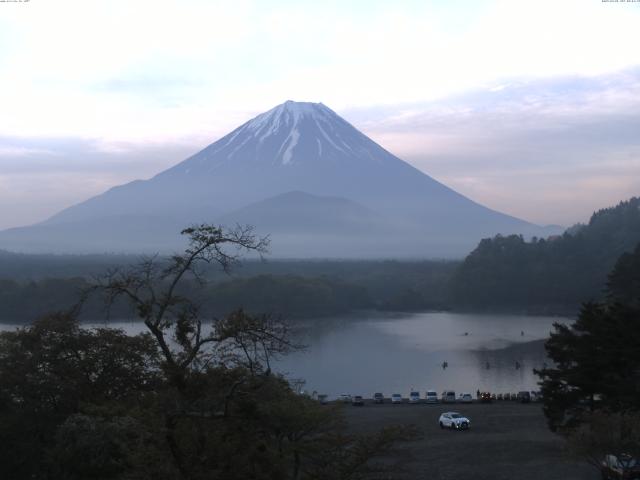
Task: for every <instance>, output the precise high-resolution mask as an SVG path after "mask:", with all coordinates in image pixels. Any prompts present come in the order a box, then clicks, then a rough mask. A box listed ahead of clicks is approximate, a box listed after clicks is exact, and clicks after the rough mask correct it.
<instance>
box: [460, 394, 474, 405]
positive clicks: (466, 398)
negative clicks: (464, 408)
mask: <svg viewBox="0 0 640 480" xmlns="http://www.w3.org/2000/svg"><path fill="white" fill-rule="evenodd" d="M459 400H460V403H473V397H472V396H471V394H470V393H461V394H460V399H459Z"/></svg>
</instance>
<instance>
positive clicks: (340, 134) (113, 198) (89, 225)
mask: <svg viewBox="0 0 640 480" xmlns="http://www.w3.org/2000/svg"><path fill="white" fill-rule="evenodd" d="M290 192H298V193H297V194H295V195H293V194H290ZM358 212H360V213H358ZM363 212H366V214H365V213H363ZM356 216H360V217H362V218H360V220H358V221H356V220H355V217H356ZM234 218H237V219H238V221H244V219H248V220H250V221H251V223H254V224H256V225H258V226H259V227H260V230H261V232H263V233H272V234H273V235H272V238H273V243H272V245H273V251H274V252H276V253H277V254H279V255H281V256H292V255H293V256H323V257H327V256H339V257H344V256H368V257H407V256H411V257H420V256H422V257H443V256H448V257H450V256H461V255H463V254H465V253H466V252H468V251H469V250H470V249H471V248H473V247H474V246H475V245H476V243H477V242H478V241H479V240H480V239H481V238H483V237H486V236H492V235H495V234H497V233H502V234H508V233H522V234H525V235H527V234H535V235H538V236H545V234H546V233H547V232H545V231H544V230H541V229H540V228H539V227H537V226H535V225H531V224H529V223H527V222H524V221H522V220H519V219H517V218H513V217H510V216H508V215H504V214H501V213H499V212H496V211H493V210H490V209H488V208H486V207H484V206H482V205H479V204H477V203H475V202H473V201H472V200H470V199H468V198H466V197H464V196H462V195H460V194H459V193H457V192H455V191H453V190H451V189H450V188H448V187H446V186H445V185H443V184H441V183H439V182H437V181H436V180H434V179H433V178H431V177H429V176H428V175H426V174H425V173H423V172H421V171H419V170H417V169H415V168H414V167H412V166H411V165H409V164H408V163H406V162H404V161H402V160H400V159H399V158H397V157H396V156H394V155H392V154H391V153H389V152H388V151H386V150H385V149H384V148H382V147H381V146H380V145H378V144H377V143H375V142H374V141H372V140H371V139H369V138H368V137H367V136H366V135H364V134H362V133H361V132H360V131H358V130H357V129H356V128H355V127H354V126H352V125H351V124H350V123H349V122H347V121H346V120H344V119H343V118H341V117H340V116H339V115H337V114H336V113H335V112H333V111H332V110H331V109H330V108H328V107H326V106H325V105H323V104H322V103H308V102H292V101H287V102H285V103H283V104H281V105H278V106H276V107H275V108H273V109H271V110H269V111H267V112H264V113H262V114H260V115H258V116H256V117H255V118H253V119H251V120H249V121H247V122H246V123H244V124H243V125H241V126H239V127H238V128H236V129H235V130H233V131H232V132H231V133H229V134H228V135H226V136H224V137H222V138H221V139H219V140H218V141H216V142H214V143H212V144H211V145H209V146H208V147H206V148H204V149H203V150H201V151H200V152H198V153H196V154H195V155H193V156H191V157H190V158H187V159H186V160H184V161H183V162H181V163H178V164H176V165H175V166H174V167H172V168H169V169H168V170H165V171H163V172H161V173H159V174H158V175H156V176H155V177H153V178H151V179H149V180H142V181H141V180H137V181H134V182H131V183H128V184H126V185H121V186H118V187H114V188H112V189H110V190H108V191H107V192H105V193H103V194H102V195H98V196H96V197H93V198H90V199H89V200H87V201H85V202H82V203H80V204H78V205H75V206H72V207H69V208H67V209H66V210H63V211H62V212H60V213H58V214H57V215H54V216H53V217H51V218H50V219H49V220H47V221H45V222H43V223H41V224H40V225H37V226H34V227H26V228H22V229H13V230H11V231H6V232H0V248H9V249H11V248H13V249H21V250H31V251H33V250H39V251H43V250H46V251H70V250H71V251H91V250H93V251H105V250H119V251H125V250H128V251H132V250H133V251H144V250H157V249H162V248H165V249H166V248H169V247H170V246H172V245H175V239H176V238H177V232H178V231H179V230H180V226H184V225H188V224H190V223H193V222H213V223H216V222H218V221H222V222H225V223H233V222H234ZM314 222H315V223H314ZM310 224H315V225H317V228H311V227H310ZM172 242H173V243H172Z"/></svg>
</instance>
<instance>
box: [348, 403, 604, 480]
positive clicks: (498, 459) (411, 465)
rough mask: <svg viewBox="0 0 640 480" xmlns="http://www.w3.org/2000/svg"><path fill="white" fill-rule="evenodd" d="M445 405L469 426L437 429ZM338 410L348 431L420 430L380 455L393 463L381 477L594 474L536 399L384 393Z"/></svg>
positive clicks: (569, 478)
mask: <svg viewBox="0 0 640 480" xmlns="http://www.w3.org/2000/svg"><path fill="white" fill-rule="evenodd" d="M445 411H456V412H459V413H461V414H463V415H465V416H467V417H468V418H469V419H470V420H471V428H470V429H469V430H468V431H452V430H448V429H445V430H442V429H440V426H439V425H438V418H439V416H440V414H441V413H442V412H445ZM344 412H345V416H346V419H347V421H348V423H349V426H350V428H351V429H352V431H353V432H371V431H374V430H376V429H379V428H381V427H383V426H387V425H394V424H413V425H416V426H417V427H418V428H419V429H420V430H421V432H422V434H423V435H422V438H420V439H418V440H415V441H412V442H409V443H407V444H405V445H403V446H401V447H400V449H399V451H398V452H397V453H396V454H394V455H393V458H388V459H386V462H388V463H397V464H398V468H394V472H393V473H391V474H390V476H388V477H386V478H392V479H396V478H397V479H409V478H411V479H416V478H420V479H421V478H430V479H457V478H474V479H487V480H489V479H491V480H499V479H505V480H507V479H519V480H540V479H545V480H554V479H558V480H560V479H562V480H578V479H580V480H590V479H597V478H599V474H598V472H597V471H596V470H595V469H594V468H593V467H591V466H589V465H588V464H586V463H584V462H581V461H580V460H577V459H572V458H570V457H569V456H568V455H567V454H566V453H565V452H564V450H563V441H562V439H561V438H560V437H558V436H557V435H555V434H553V433H551V432H550V431H549V430H548V428H547V426H546V423H545V418H544V415H543V413H542V406H541V404H539V403H528V404H521V403H519V402H513V401H507V402H505V401H502V402H493V403H489V404H483V403H472V404H464V405H463V404H440V403H438V404H425V403H420V404H409V403H406V402H405V403H402V404H396V405H392V404H391V403H390V400H389V399H385V403H384V404H373V403H372V401H370V400H367V401H365V405H364V406H363V407H354V406H351V405H350V404H345V406H344ZM386 462H385V463H386Z"/></svg>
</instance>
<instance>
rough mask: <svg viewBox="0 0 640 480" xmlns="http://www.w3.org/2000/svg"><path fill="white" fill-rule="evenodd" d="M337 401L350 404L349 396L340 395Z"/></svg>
mask: <svg viewBox="0 0 640 480" xmlns="http://www.w3.org/2000/svg"><path fill="white" fill-rule="evenodd" d="M338 400H339V401H341V402H342V403H351V395H346V394H343V395H340V397H338Z"/></svg>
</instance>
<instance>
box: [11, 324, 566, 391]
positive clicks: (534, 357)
mask: <svg viewBox="0 0 640 480" xmlns="http://www.w3.org/2000/svg"><path fill="white" fill-rule="evenodd" d="M570 321H571V320H570V319H568V318H560V317H533V316H527V315H483V314H482V315H481V314H470V313H465V314H460V313H420V314H411V315H406V314H402V315H393V314H386V315H382V314H370V315H360V316H353V317H340V318H324V319H316V320H313V321H309V322H306V323H305V324H304V327H303V328H301V329H300V330H299V339H298V341H300V342H301V343H303V344H305V345H307V348H306V349H305V350H304V351H301V352H296V353H294V354H292V355H289V356H286V357H284V358H281V359H279V360H278V361H277V362H276V363H275V364H274V365H273V367H274V370H276V371H279V372H282V373H284V374H286V376H287V377H289V378H292V379H298V378H300V379H305V380H306V386H305V388H306V389H307V390H308V391H313V390H316V391H317V392H319V393H326V394H328V395H329V396H330V397H336V396H338V395H340V394H342V393H348V394H353V395H364V396H366V397H370V396H372V395H373V393H374V392H383V393H384V394H385V395H387V396H388V395H390V394H391V393H396V392H397V393H402V394H403V395H408V393H409V392H410V391H411V390H412V389H414V390H419V391H420V392H422V395H424V391H425V390H427V389H433V390H436V391H437V392H442V391H443V390H444V389H453V390H455V391H456V392H458V393H460V392H469V393H472V394H474V395H475V391H476V390H477V389H479V390H481V391H491V392H495V393H505V392H517V391H519V390H537V389H538V388H537V386H536V384H537V377H536V376H535V375H534V374H533V371H532V370H533V369H534V368H540V367H542V365H543V364H544V362H545V361H546V359H545V354H544V348H543V342H542V341H540V340H542V339H544V338H546V337H547V336H548V335H549V332H550V331H551V330H552V324H553V323H554V322H561V323H569V322H570ZM88 326H96V327H105V326H110V327H114V328H122V329H123V330H125V331H127V332H128V333H130V334H136V333H140V332H143V331H146V329H145V326H144V325H143V324H142V323H136V322H111V323H109V324H108V325H107V324H91V325H88ZM13 328H15V326H12V325H7V324H5V325H2V324H0V330H7V329H13ZM443 362H447V365H448V366H447V368H446V369H443V368H442V364H443ZM516 362H517V363H516ZM516 367H519V368H516Z"/></svg>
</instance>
